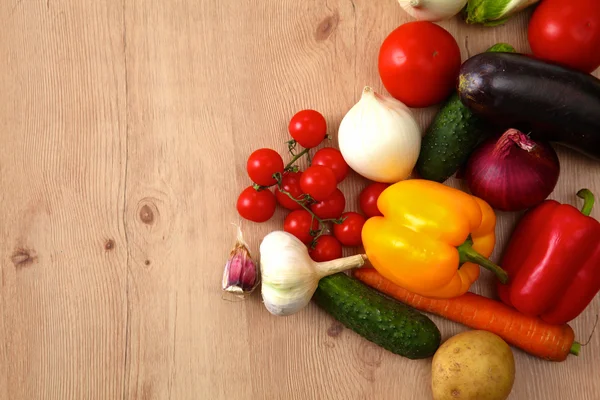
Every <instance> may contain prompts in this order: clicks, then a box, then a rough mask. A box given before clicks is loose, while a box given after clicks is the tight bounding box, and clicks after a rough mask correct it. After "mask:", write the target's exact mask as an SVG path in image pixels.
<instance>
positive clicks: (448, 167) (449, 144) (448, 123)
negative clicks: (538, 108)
mask: <svg viewBox="0 0 600 400" xmlns="http://www.w3.org/2000/svg"><path fill="white" fill-rule="evenodd" d="M487 51H488V52H506V53H508V52H514V51H515V49H514V48H513V47H512V46H511V45H509V44H505V43H498V44H496V45H494V46H492V47H490V48H489V49H488V50H487ZM486 130H487V127H486V123H485V122H484V121H483V120H482V119H481V118H479V117H477V116H475V115H474V114H473V113H472V112H471V110H470V109H469V108H468V107H467V106H465V105H464V104H463V103H462V102H461V100H460V98H459V96H458V94H457V93H454V94H452V96H450V98H449V99H448V100H447V101H446V103H445V104H444V105H443V106H442V108H441V109H440V110H439V111H438V113H437V114H436V116H435V118H434V119H433V122H432V123H431V125H429V128H428V129H427V133H426V135H425V136H424V137H423V140H422V142H421V152H420V154H419V159H418V160H417V172H418V173H419V175H420V176H421V177H422V178H424V179H428V180H431V181H436V182H444V181H446V180H447V179H448V178H450V177H451V176H452V175H453V174H454V173H455V172H456V171H457V170H458V169H459V168H460V167H461V166H462V165H463V164H464V163H465V162H466V161H467V159H468V157H469V155H470V154H471V152H472V151H473V150H474V149H475V147H476V146H477V145H478V144H479V143H480V141H481V140H482V139H485V138H486V137H487V135H486V133H487V132H486Z"/></svg>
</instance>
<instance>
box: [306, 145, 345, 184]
mask: <svg viewBox="0 0 600 400" xmlns="http://www.w3.org/2000/svg"><path fill="white" fill-rule="evenodd" d="M312 165H322V166H324V167H327V168H330V169H331V170H332V171H333V173H334V174H335V179H336V180H337V182H338V183H340V182H341V181H343V180H344V179H345V178H346V175H348V170H349V169H350V168H349V167H348V164H347V163H346V160H344V157H343V156H342V152H341V151H339V150H338V149H334V148H333V147H323V148H322V149H321V150H318V151H317V152H316V153H315V155H314V156H313V159H312Z"/></svg>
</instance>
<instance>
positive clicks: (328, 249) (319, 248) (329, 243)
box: [308, 235, 342, 262]
mask: <svg viewBox="0 0 600 400" xmlns="http://www.w3.org/2000/svg"><path fill="white" fill-rule="evenodd" d="M308 254H309V255H310V258H312V259H313V260H314V261H316V262H324V261H331V260H335V259H337V258H342V245H341V243H340V242H339V241H338V240H337V239H336V238H334V237H333V236H330V235H324V236H321V237H319V238H318V239H317V242H316V243H315V247H314V248H311V249H309V251H308Z"/></svg>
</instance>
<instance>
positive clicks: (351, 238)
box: [333, 212, 366, 247]
mask: <svg viewBox="0 0 600 400" xmlns="http://www.w3.org/2000/svg"><path fill="white" fill-rule="evenodd" d="M342 218H345V219H344V222H342V223H341V224H333V234H334V235H335V237H336V238H337V240H339V241H340V242H341V243H342V244H343V245H344V246H351V247H353V246H360V245H361V244H362V237H361V232H362V227H363V225H364V224H365V221H366V219H365V217H363V216H362V215H360V214H358V213H355V212H346V213H343V214H342Z"/></svg>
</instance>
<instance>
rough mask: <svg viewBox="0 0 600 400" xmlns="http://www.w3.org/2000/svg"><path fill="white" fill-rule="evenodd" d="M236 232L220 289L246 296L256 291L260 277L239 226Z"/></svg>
mask: <svg viewBox="0 0 600 400" xmlns="http://www.w3.org/2000/svg"><path fill="white" fill-rule="evenodd" d="M237 230H238V233H237V239H236V243H235V246H234V247H233V249H232V250H231V253H230V254H229V259H228V260H227V263H226V264H225V270H224V272H223V281H222V289H223V290H224V291H226V292H231V293H234V294H237V295H241V296H246V295H249V294H250V293H252V292H253V291H254V289H256V287H257V286H258V284H259V282H260V275H259V269H258V265H257V264H256V262H254V260H253V259H252V257H251V255H250V251H249V250H248V245H247V244H246V242H245V241H244V238H243V236H242V231H241V229H240V227H239V226H238V227H237Z"/></svg>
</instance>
